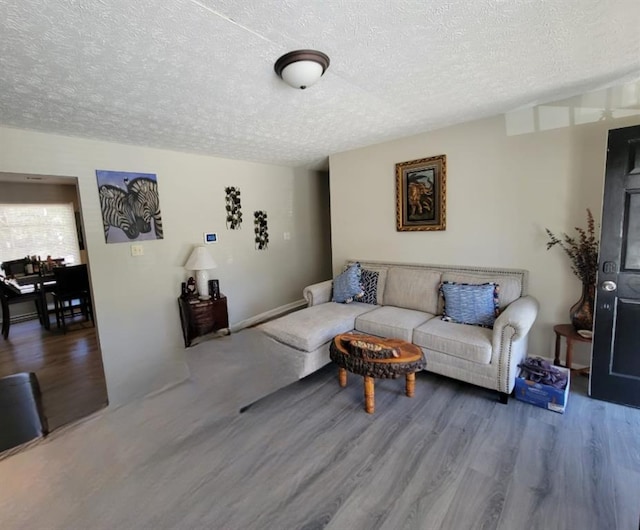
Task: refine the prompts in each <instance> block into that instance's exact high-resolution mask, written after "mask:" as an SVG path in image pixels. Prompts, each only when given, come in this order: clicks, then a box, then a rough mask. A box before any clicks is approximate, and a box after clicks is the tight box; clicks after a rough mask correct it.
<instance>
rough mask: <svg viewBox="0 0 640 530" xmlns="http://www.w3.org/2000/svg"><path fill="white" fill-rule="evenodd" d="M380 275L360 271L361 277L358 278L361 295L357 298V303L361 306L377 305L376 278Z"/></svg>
mask: <svg viewBox="0 0 640 530" xmlns="http://www.w3.org/2000/svg"><path fill="white" fill-rule="evenodd" d="M379 277H380V273H379V272H378V271H370V270H369V269H362V275H361V276H360V283H361V284H362V290H363V294H362V296H361V297H359V298H357V301H358V302H362V303H363V304H373V305H377V304H378V278H379Z"/></svg>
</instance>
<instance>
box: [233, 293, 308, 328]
mask: <svg viewBox="0 0 640 530" xmlns="http://www.w3.org/2000/svg"><path fill="white" fill-rule="evenodd" d="M306 305H307V301H306V300H304V299H303V298H301V299H300V300H296V301H295V302H291V303H290V304H286V305H282V306H280V307H276V308H275V309H270V310H269V311H265V312H264V313H260V314H259V315H255V316H253V317H251V318H247V319H245V320H241V321H240V322H236V323H235V324H233V325H231V326H229V329H230V330H231V332H232V333H235V332H237V331H240V330H241V329H244V328H250V327H251V326H255V325H257V324H261V323H262V322H266V321H267V320H271V319H274V318H276V317H279V316H282V315H285V314H286V313H291V311H295V310H296V309H301V308H303V307H305V306H306Z"/></svg>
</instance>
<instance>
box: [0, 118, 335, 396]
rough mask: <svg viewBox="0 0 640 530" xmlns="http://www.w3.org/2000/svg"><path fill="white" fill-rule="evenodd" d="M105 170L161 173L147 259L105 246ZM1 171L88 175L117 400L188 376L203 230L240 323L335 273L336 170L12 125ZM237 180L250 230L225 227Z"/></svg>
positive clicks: (90, 242) (87, 220) (88, 206)
mask: <svg viewBox="0 0 640 530" xmlns="http://www.w3.org/2000/svg"><path fill="white" fill-rule="evenodd" d="M96 169H107V170H120V171H133V172H144V173H155V174H157V177H158V187H159V192H160V205H161V208H162V218H163V225H164V239H162V240H155V241H144V242H142V243H141V244H142V245H143V247H144V256H142V257H136V258H133V257H131V253H130V245H129V244H125V243H120V244H109V245H107V244H106V243H105V241H104V232H103V226H102V218H101V214H100V205H99V200H98V190H97V186H96V176H95V170H96ZM0 171H5V172H10V173H25V174H41V175H59V176H72V177H77V178H78V185H79V194H80V203H81V208H82V214H83V222H84V228H85V233H86V244H87V250H88V257H89V266H90V274H91V281H92V287H93V292H94V303H95V309H96V320H97V328H98V336H99V340H100V345H101V350H102V356H103V362H104V367H105V375H106V379H107V390H108V393H109V400H110V403H111V404H112V405H114V404H116V405H117V404H120V403H123V402H125V401H127V400H129V399H131V398H132V397H133V396H138V395H142V394H145V393H148V392H150V391H152V390H155V389H158V388H161V387H162V386H164V385H167V384H171V383H173V382H176V381H179V380H181V379H183V378H184V377H186V376H187V375H188V371H187V368H186V365H185V362H184V361H185V350H184V346H183V342H182V334H181V331H180V322H179V315H178V304H177V297H178V295H179V293H180V283H181V282H182V281H184V280H185V279H186V277H187V276H188V275H189V274H188V273H187V272H186V271H185V270H184V269H183V265H184V263H185V261H186V260H187V257H188V256H189V253H190V252H191V250H192V248H193V247H194V245H197V244H200V243H201V242H202V235H203V232H205V231H215V232H218V235H219V239H220V242H219V243H218V244H217V245H210V246H209V247H208V248H209V250H210V252H211V255H212V256H213V257H214V259H215V260H216V261H217V263H218V268H217V269H216V270H215V271H213V272H215V274H212V277H217V278H218V279H219V280H220V287H221V291H222V292H223V293H224V294H226V295H227V297H228V305H229V320H230V323H231V324H234V323H237V322H239V321H242V320H245V319H247V318H250V317H253V316H255V315H257V314H260V313H262V312H264V311H267V310H270V309H273V308H276V307H279V306H282V305H285V304H287V303H290V302H293V301H296V300H299V299H301V298H302V288H303V287H304V286H305V285H307V284H309V283H312V282H315V281H319V280H323V279H325V278H327V277H328V276H329V275H330V250H329V242H328V233H329V227H328V223H329V220H328V216H327V208H328V189H327V182H326V175H321V174H318V173H313V172H309V171H304V170H300V169H292V168H286V167H278V166H273V165H265V164H256V163H249V162H242V161H234V160H226V159H219V158H213V157H207V156H198V155H191V154H185V153H178V152H173V151H165V150H159V149H150V148H143V147H135V146H128V145H119V144H113V143H107V142H100V141H92V140H83V139H78V138H70V137H63V136H57V135H50V134H42V133H37V132H33V131H24V130H18V129H9V128H0ZM226 186H239V187H240V189H241V192H242V210H243V214H244V223H243V226H242V229H241V230H239V231H230V230H227V229H226V228H225V196H224V188H225V187H226ZM254 210H266V211H267V214H268V223H269V233H270V240H271V243H270V245H269V249H268V250H266V251H257V250H255V249H254V244H253V237H254V234H253V212H254ZM284 232H289V233H290V234H291V238H290V239H289V240H285V239H284V237H283V234H284ZM212 347H215V345H212Z"/></svg>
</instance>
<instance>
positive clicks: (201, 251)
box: [184, 247, 217, 300]
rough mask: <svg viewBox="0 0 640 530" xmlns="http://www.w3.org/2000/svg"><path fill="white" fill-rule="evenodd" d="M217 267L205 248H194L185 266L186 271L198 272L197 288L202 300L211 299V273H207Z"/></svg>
mask: <svg viewBox="0 0 640 530" xmlns="http://www.w3.org/2000/svg"><path fill="white" fill-rule="evenodd" d="M216 267H217V265H216V262H215V260H214V259H213V258H212V257H211V255H210V254H209V252H208V251H207V249H206V248H205V247H196V248H194V249H193V252H191V256H189V259H188V260H187V262H186V263H185V264H184V268H185V269H187V270H190V271H196V287H197V288H198V296H199V297H200V299H202V300H208V299H209V298H211V296H210V295H209V273H208V272H207V271H208V270H209V269H215V268H216Z"/></svg>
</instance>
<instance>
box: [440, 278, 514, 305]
mask: <svg viewBox="0 0 640 530" xmlns="http://www.w3.org/2000/svg"><path fill="white" fill-rule="evenodd" d="M442 281H443V282H456V283H488V282H494V283H496V284H497V285H498V287H499V289H498V300H499V301H500V310H501V311H503V310H504V308H505V307H507V306H508V305H509V304H510V303H511V302H513V301H514V300H517V299H518V298H520V297H521V296H522V295H523V294H524V293H523V292H522V282H521V281H520V280H519V279H517V278H514V277H506V276H498V275H493V276H492V275H491V273H487V274H481V273H478V274H475V273H474V274H472V273H461V272H460V273H459V272H444V273H442ZM441 312H442V311H439V313H441Z"/></svg>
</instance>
